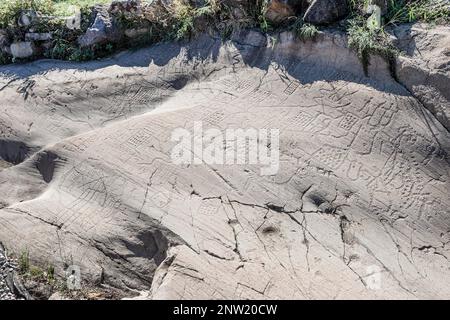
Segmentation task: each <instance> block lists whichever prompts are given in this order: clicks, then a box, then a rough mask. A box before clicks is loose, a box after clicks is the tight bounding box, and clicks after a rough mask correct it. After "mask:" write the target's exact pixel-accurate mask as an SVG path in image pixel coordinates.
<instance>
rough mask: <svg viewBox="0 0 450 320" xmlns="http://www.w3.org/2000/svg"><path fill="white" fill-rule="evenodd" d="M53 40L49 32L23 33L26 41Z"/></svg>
mask: <svg viewBox="0 0 450 320" xmlns="http://www.w3.org/2000/svg"><path fill="white" fill-rule="evenodd" d="M52 38H53V36H52V34H51V33H50V32H46V33H37V32H27V33H25V40H26V41H48V40H51V39H52Z"/></svg>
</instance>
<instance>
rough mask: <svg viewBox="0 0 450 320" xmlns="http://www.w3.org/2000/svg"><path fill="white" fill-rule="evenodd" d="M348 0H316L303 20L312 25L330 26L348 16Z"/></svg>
mask: <svg viewBox="0 0 450 320" xmlns="http://www.w3.org/2000/svg"><path fill="white" fill-rule="evenodd" d="M348 10H349V8H348V2H347V0H314V1H313V2H312V3H311V5H310V6H309V8H308V10H306V12H305V15H304V17H303V19H304V20H305V21H306V22H308V23H312V24H318V25H321V24H330V23H333V22H336V21H337V20H339V19H342V18H343V17H345V16H346V15H347V14H348Z"/></svg>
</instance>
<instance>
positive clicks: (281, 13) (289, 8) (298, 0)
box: [265, 0, 303, 24]
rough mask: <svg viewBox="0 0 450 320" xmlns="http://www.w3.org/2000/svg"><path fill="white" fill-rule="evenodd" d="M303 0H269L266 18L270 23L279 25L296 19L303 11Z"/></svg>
mask: <svg viewBox="0 0 450 320" xmlns="http://www.w3.org/2000/svg"><path fill="white" fill-rule="evenodd" d="M302 3H303V0H269V1H268V2H267V8H266V12H265V17H266V19H267V20H268V21H270V22H272V23H275V24H278V23H281V22H283V21H285V20H286V19H287V18H289V17H295V16H296V14H297V13H299V11H300V10H301V7H302Z"/></svg>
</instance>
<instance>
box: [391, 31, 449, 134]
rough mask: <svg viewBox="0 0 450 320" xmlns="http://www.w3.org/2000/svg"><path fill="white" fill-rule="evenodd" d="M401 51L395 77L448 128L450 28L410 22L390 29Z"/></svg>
mask: <svg viewBox="0 0 450 320" xmlns="http://www.w3.org/2000/svg"><path fill="white" fill-rule="evenodd" d="M392 32H393V34H394V35H395V36H396V38H397V40H396V42H395V44H396V45H397V46H398V47H399V48H400V49H401V50H402V51H403V52H404V54H403V55H402V56H400V57H399V59H398V60H397V77H398V79H399V81H400V82H401V83H402V84H403V85H405V87H406V88H408V90H409V91H410V92H411V93H412V94H414V96H416V97H417V98H418V99H419V100H420V102H421V103H423V105H424V106H425V107H426V108H427V109H428V110H430V111H431V112H432V113H433V114H434V115H435V117H436V118H437V119H438V120H439V121H440V122H441V123H442V124H443V125H444V126H445V127H446V128H447V130H450V27H448V26H437V27H434V28H430V27H429V26H428V25H421V24H413V25H403V26H399V27H396V28H394V29H393V30H392Z"/></svg>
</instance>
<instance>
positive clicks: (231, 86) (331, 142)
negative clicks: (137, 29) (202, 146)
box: [0, 32, 450, 299]
mask: <svg viewBox="0 0 450 320" xmlns="http://www.w3.org/2000/svg"><path fill="white" fill-rule="evenodd" d="M270 40H271V39H270V38H266V37H265V36H263V35H261V34H259V33H256V32H243V33H242V34H236V35H235V36H234V38H233V41H229V42H225V43H222V41H221V40H220V39H215V38H210V37H206V36H205V37H201V38H200V39H198V40H196V41H193V42H191V43H188V44H183V43H181V44H162V45H157V46H154V47H152V48H149V49H145V50H140V51H137V52H133V53H124V54H121V55H119V56H117V57H115V58H113V59H109V60H104V61H100V62H91V63H85V64H69V63H62V62H55V61H40V62H35V63H32V64H28V65H21V66H13V67H2V68H1V69H0V72H3V73H4V76H3V77H2V78H1V80H0V89H1V91H0V100H1V101H2V103H1V104H0V130H1V141H2V142H4V144H5V145H8V150H7V151H2V154H1V156H2V158H3V160H4V162H7V163H8V165H5V166H4V167H5V168H4V169H3V170H2V171H0V203H1V204H2V205H1V206H0V207H2V209H1V210H0V242H2V243H3V244H4V245H5V246H6V247H7V248H9V249H10V250H12V251H15V252H20V251H22V250H24V249H27V250H28V251H29V252H30V256H31V258H32V260H33V261H34V262H35V263H42V264H44V263H52V264H54V265H55V267H56V272H57V273H58V274H60V275H63V274H64V270H65V268H67V266H70V265H76V266H79V267H80V268H81V274H82V278H83V281H84V282H85V283H96V284H104V285H109V286H113V287H116V288H119V289H120V290H123V292H124V294H126V295H132V292H133V291H135V292H138V291H143V293H142V297H144V298H149V299H163V298H171V299H181V298H183V299H194V298H195V299H209V298H217V299H221V298H227V299H228V298H235V299H253V298H257V299H265V298H271V299H280V298H285V299H340V298H351V299H360V298H377V299H391V298H394V299H395V298H406V299H415V298H446V299H448V298H450V288H449V286H448V283H450V270H449V266H450V265H449V261H448V259H449V256H450V253H449V246H450V213H449V209H448V208H449V207H450V199H449V197H448V194H449V191H450V184H449V174H450V170H449V169H450V167H449V158H448V152H449V148H450V140H449V138H450V134H449V132H448V131H447V130H446V129H445V128H444V127H443V126H442V125H441V123H439V121H437V120H436V118H435V117H434V116H433V115H432V114H431V112H430V111H429V110H427V109H426V108H424V106H423V105H422V104H421V103H420V102H419V101H417V100H416V99H415V98H414V97H412V96H411V93H410V92H409V91H408V90H406V89H405V88H404V87H403V86H402V85H400V84H399V83H397V82H396V81H394V80H393V79H392V78H391V76H390V74H389V71H388V68H387V66H386V65H385V63H384V62H383V61H382V60H381V59H378V60H377V58H373V59H372V65H371V67H370V70H369V71H370V72H369V77H366V76H365V75H364V72H363V69H362V67H361V65H360V63H359V61H358V59H357V57H356V56H355V54H354V53H353V52H351V51H349V50H348V49H347V48H346V45H345V41H344V40H345V39H344V38H343V36H342V35H340V34H339V33H326V34H322V35H320V36H319V39H318V40H317V41H316V42H299V41H296V40H295V39H293V37H292V35H291V34H289V33H284V34H281V35H280V36H279V39H278V40H277V41H276V43H275V44H273V43H271V41H270ZM195 121H201V123H202V126H203V129H204V130H206V129H208V128H216V129H218V130H219V131H220V132H225V130H226V129H230V128H244V129H247V128H255V129H279V130H280V167H279V170H278V172H277V173H276V174H273V175H261V170H260V169H261V166H260V165H249V164H243V165H238V164H235V165H217V164H206V163H202V164H192V165H177V164H175V163H173V159H172V158H171V151H172V149H173V147H174V145H175V144H176V143H175V142H174V141H172V139H171V136H172V133H173V132H174V131H175V130H177V129H180V128H184V129H186V130H188V131H193V128H194V122H195ZM4 150H6V149H4ZM0 170H1V169H0ZM130 291H131V292H130Z"/></svg>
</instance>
